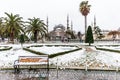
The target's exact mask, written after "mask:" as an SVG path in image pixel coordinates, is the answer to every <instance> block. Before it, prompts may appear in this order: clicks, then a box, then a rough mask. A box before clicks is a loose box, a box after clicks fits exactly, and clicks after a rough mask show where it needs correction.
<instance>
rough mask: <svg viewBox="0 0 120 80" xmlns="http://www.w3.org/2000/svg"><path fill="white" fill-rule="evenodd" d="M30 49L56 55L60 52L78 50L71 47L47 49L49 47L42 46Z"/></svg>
mask: <svg viewBox="0 0 120 80" xmlns="http://www.w3.org/2000/svg"><path fill="white" fill-rule="evenodd" d="M29 49H31V50H35V51H39V52H42V53H45V54H54V53H58V52H64V51H69V50H73V49H77V47H69V46H67V47H65V46H58V47H55V46H51V47H47V46H42V47H30V48H29Z"/></svg>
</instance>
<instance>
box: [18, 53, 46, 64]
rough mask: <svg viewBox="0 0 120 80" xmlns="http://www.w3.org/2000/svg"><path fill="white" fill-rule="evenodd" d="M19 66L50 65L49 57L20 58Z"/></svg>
mask: <svg viewBox="0 0 120 80" xmlns="http://www.w3.org/2000/svg"><path fill="white" fill-rule="evenodd" d="M18 64H19V65H37V64H39V65H40V64H48V55H41V56H19V59H18Z"/></svg>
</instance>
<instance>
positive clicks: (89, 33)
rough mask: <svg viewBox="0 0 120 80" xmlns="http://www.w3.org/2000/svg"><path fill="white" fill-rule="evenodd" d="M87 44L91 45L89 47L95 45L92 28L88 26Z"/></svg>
mask: <svg viewBox="0 0 120 80" xmlns="http://www.w3.org/2000/svg"><path fill="white" fill-rule="evenodd" d="M85 43H89V46H90V45H91V43H94V39H93V33H92V28H91V26H88V29H87V33H86V37H85Z"/></svg>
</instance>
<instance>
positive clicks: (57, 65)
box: [56, 58, 58, 79]
mask: <svg viewBox="0 0 120 80" xmlns="http://www.w3.org/2000/svg"><path fill="white" fill-rule="evenodd" d="M56 69H57V79H58V58H57V63H56Z"/></svg>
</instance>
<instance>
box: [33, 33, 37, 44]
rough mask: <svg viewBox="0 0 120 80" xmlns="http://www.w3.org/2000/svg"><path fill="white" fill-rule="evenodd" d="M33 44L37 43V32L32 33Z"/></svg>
mask: <svg viewBox="0 0 120 80" xmlns="http://www.w3.org/2000/svg"><path fill="white" fill-rule="evenodd" d="M34 42H35V43H37V31H35V33H34Z"/></svg>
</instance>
